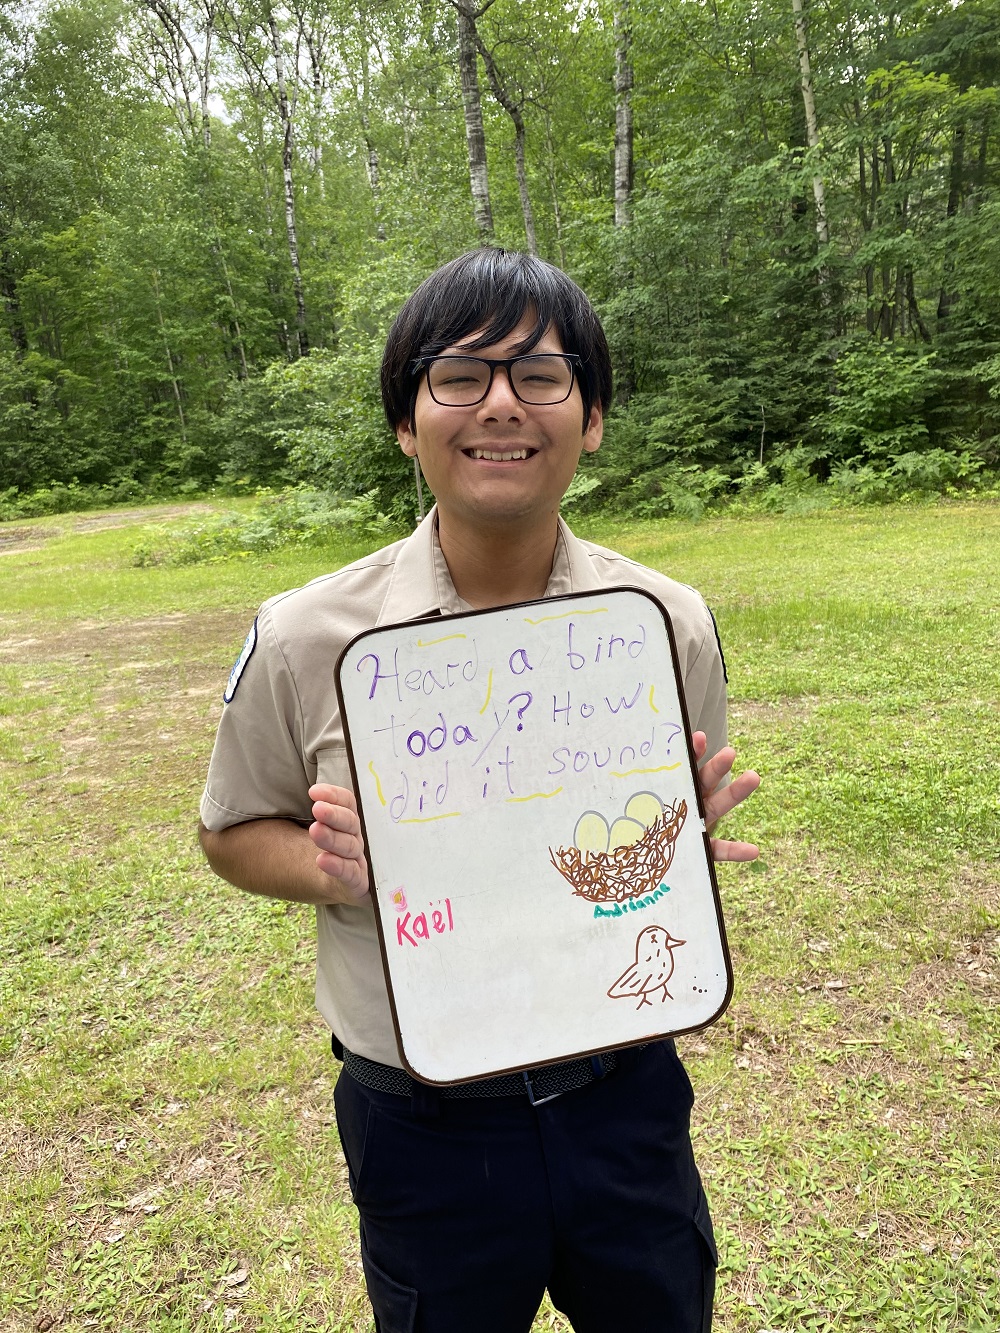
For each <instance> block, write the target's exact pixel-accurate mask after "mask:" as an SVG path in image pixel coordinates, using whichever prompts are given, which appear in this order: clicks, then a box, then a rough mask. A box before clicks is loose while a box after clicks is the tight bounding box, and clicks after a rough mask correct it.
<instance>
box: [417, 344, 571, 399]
mask: <svg viewBox="0 0 1000 1333" xmlns="http://www.w3.org/2000/svg"><path fill="white" fill-rule="evenodd" d="M548 356H552V357H556V356H557V357H559V359H560V360H562V361H568V362H569V371H570V374H569V388H568V389H567V390H566V393H565V395H564V396H563V397H562V398H553V399H550V400H549V402H547V403H533V402H532V401H531V400H530V399H529V398H522V397H521V395H520V394H519V393H518V391H517V387H516V386H515V384H514V378H513V376H512V375H511V373H510V371H511V367H512V366H514V365H516V364H517V363H518V362H519V361H535V360H538V359H539V358H541V357H548ZM437 361H478V362H479V363H480V365H483V366H489V368H490V377H489V379H488V380H487V381H486V388H485V389H484V390H483V392H482V393H481V394H480V396H479V397H478V398H475V399H473V400H472V401H471V402H468V403H442V402H441V400H440V398H437V397H435V395H434V390H433V388H432V387H431V377H430V367H431V365H432V364H434V363H435V362H437ZM499 367H503V369H504V370H505V371H506V372H507V383H508V384H509V385H510V391H511V393H512V394H513V395H514V397H515V398H516V399H517V401H518V402H519V403H524V405H525V407H558V406H559V404H560V403H564V402H565V401H566V399H567V398H568V397H569V396H570V394H571V393H572V392H573V385H574V384H575V383H576V381H577V375H578V374H579V372H580V371H581V370H582V369H583V358H582V357H581V356H578V355H577V353H576V352H522V353H521V355H520V356H506V357H500V358H496V359H495V358H492V357H487V356H473V355H472V354H471V353H470V354H468V355H466V354H465V353H461V352H446V353H444V354H443V355H440V356H418V357H417V359H416V360H415V361H414V362H413V366H412V370H413V374H414V375H416V376H417V377H418V378H419V376H420V375H422V374H423V373H424V372H425V371H426V372H427V392H428V393H429V394H430V396H431V398H433V399H434V402H435V403H437V405H438V407H478V406H479V404H480V403H481V402H483V401H484V400H485V399H486V398H488V397H489V393H490V390H491V389H492V388H493V376H494V375H495V374H496V372H497V369H498V368H499Z"/></svg>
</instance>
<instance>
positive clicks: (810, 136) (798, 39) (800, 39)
mask: <svg viewBox="0 0 1000 1333" xmlns="http://www.w3.org/2000/svg"><path fill="white" fill-rule="evenodd" d="M792 12H793V13H794V15H795V45H796V46H797V47H798V51H799V74H800V76H801V80H800V81H801V87H802V105H803V107H804V108H805V113H806V142H807V143H808V145H809V147H810V148H812V149H814V150H815V149H816V148H818V147H819V126H818V124H817V121H816V97H815V95H814V93H813V81H812V68H811V66H810V63H809V40H808V33H807V21H806V15H805V12H804V10H803V7H802V0H792ZM812 187H813V199H814V200H815V202H816V236H817V239H818V240H819V243H820V246H821V248H824V249H825V248H826V246H828V245H829V244H830V228H829V224H828V223H827V220H826V188H825V186H824V184H823V177H822V176H821V175H820V174H819V173H818V172H815V173H814V174H813V178H812Z"/></svg>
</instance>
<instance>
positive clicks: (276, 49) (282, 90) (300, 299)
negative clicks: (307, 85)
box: [267, 4, 309, 356]
mask: <svg viewBox="0 0 1000 1333" xmlns="http://www.w3.org/2000/svg"><path fill="white" fill-rule="evenodd" d="M267 28H268V32H269V33H270V36H271V54H272V56H273V59H274V77H275V81H276V85H277V94H278V115H279V117H280V119H281V127H282V130H283V135H282V144H281V174H282V178H283V180H284V183H285V231H286V233H287V236H288V258H289V260H290V261H291V265H292V285H293V288H294V291H295V332H296V335H297V340H298V345H299V356H308V355H309V335H308V333H307V331H306V302H305V296H304V294H303V290H302V266H301V264H300V263H299V240H298V233H297V229H296V225H295V182H294V180H293V178H292V159H293V157H294V153H295V131H294V125H293V123H292V110H291V106H290V104H289V101H288V85H287V83H286V81H285V57H284V52H283V51H282V49H281V34H280V33H279V32H278V25H277V23H276V22H275V20H274V10H273V9H272V8H271V6H270V4H269V5H268V7H267Z"/></svg>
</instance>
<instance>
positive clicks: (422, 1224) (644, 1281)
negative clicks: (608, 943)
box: [335, 1041, 717, 1333]
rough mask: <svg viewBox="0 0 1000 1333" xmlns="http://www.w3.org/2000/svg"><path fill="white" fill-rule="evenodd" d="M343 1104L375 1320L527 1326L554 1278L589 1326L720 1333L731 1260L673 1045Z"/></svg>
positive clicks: (427, 1327) (345, 1094)
mask: <svg viewBox="0 0 1000 1333" xmlns="http://www.w3.org/2000/svg"><path fill="white" fill-rule="evenodd" d="M335 1101H336V1107H337V1124H338V1126H339V1129H340V1137H341V1143H342V1144H343V1148H344V1155H345V1157H346V1158H347V1165H348V1171H349V1176H350V1185H351V1193H352V1194H353V1196H354V1202H355V1203H356V1204H357V1207H358V1211H359V1213H360V1215H361V1255H362V1260H363V1262H364V1269H365V1279H366V1282H367V1286H368V1294H369V1297H370V1298H371V1302H372V1306H373V1308H374V1310H375V1326H376V1329H377V1330H378V1333H469V1330H470V1329H475V1330H476V1333H528V1330H529V1329H530V1328H531V1324H532V1320H533V1319H534V1316H535V1314H536V1312H537V1310H538V1307H539V1304H540V1303H541V1300H542V1295H543V1293H544V1291H545V1289H546V1288H548V1291H549V1294H550V1296H551V1298H552V1301H553V1304H554V1305H555V1306H556V1307H557V1308H558V1309H560V1310H562V1311H563V1313H564V1314H566V1315H567V1317H568V1318H569V1320H570V1322H571V1323H572V1325H573V1328H574V1329H575V1330H577V1333H622V1331H623V1330H628V1333H708V1330H709V1328H710V1326H711V1322H712V1297H713V1293H714V1289H715V1265H716V1262H717V1258H716V1251H715V1242H714V1239H713V1237H712V1226H711V1222H710V1220H709V1215H708V1207H707V1204H706V1201H705V1196H704V1193H703V1192H702V1188H701V1181H700V1180H699V1177H698V1172H697V1169H696V1167H695V1164H694V1156H693V1153H692V1151H691V1141H690V1137H689V1133H688V1125H689V1117H690V1110H691V1104H692V1101H693V1097H692V1093H691V1084H690V1081H689V1080H688V1077H687V1074H686V1073H685V1071H684V1067H683V1065H682V1064H681V1062H680V1060H679V1059H678V1057H677V1053H676V1051H675V1050H674V1045H673V1042H669V1041H667V1042H658V1043H656V1044H654V1045H652V1046H647V1047H646V1048H645V1049H643V1050H642V1051H638V1052H623V1053H622V1055H621V1062H620V1064H619V1067H618V1069H617V1070H616V1071H615V1072H614V1073H612V1074H609V1075H608V1076H607V1077H606V1078H605V1079H603V1080H601V1081H599V1082H596V1083H593V1084H590V1085H589V1086H587V1087H585V1088H580V1089H579V1090H578V1091H576V1092H568V1093H564V1094H563V1095H562V1096H561V1097H557V1098H556V1099H555V1100H553V1101H550V1102H546V1103H543V1104H542V1105H540V1106H532V1105H531V1104H530V1102H529V1101H528V1099H527V1097H493V1098H475V1099H467V1100H466V1099H449V1098H441V1097H439V1096H438V1095H437V1093H436V1092H435V1091H434V1090H431V1089H423V1088H421V1089H419V1090H418V1091H417V1092H416V1093H415V1094H414V1097H413V1098H412V1099H411V1098H408V1097H398V1096H394V1095H393V1094H392V1093H383V1092H375V1091H373V1090H371V1089H369V1088H365V1087H363V1086H362V1085H361V1084H359V1083H358V1082H357V1081H356V1080H355V1079H353V1078H352V1077H351V1076H350V1075H349V1074H347V1073H341V1076H340V1079H339V1080H338V1082H337V1087H336V1093H335Z"/></svg>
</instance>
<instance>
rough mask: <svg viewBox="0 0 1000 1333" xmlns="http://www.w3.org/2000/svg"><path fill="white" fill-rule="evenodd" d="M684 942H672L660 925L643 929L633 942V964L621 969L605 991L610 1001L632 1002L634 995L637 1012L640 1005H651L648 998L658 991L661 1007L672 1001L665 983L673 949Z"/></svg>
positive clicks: (669, 971)
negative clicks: (636, 1000)
mask: <svg viewBox="0 0 1000 1333" xmlns="http://www.w3.org/2000/svg"><path fill="white" fill-rule="evenodd" d="M686 942H687V941H686V940H675V939H674V937H673V936H672V935H671V934H670V931H669V930H665V929H664V927H663V926H647V927H646V929H645V930H643V931H640V933H639V937H638V939H637V940H636V942H635V962H634V963H633V964H632V965H631V967H628V968H626V969H625V971H624V972H623V973H622V974H621V976H620V977H619V978H618V980H617V981H616V982H615V984H614V985H613V986H612V987H611V989H610V990H609V991H608V995H609V996H610V998H611V999H612V1000H627V999H633V1000H634V999H635V997H636V996H637V995H638V997H639V1003H638V1004H637V1005H636V1009H641V1008H642V1006H643V1005H644V1004H652V1001H651V1000H650V998H649V997H650V995H653V994H655V993H656V991H658V990H662V991H663V994H662V995H661V996H660V1003H661V1004H663V1003H665V1002H666V1001H667V1000H672V999H673V998H674V997H673V996H672V995H671V994H670V992H669V991H668V990H667V982H668V981H669V980H670V978H671V976H672V974H673V970H674V950H675V949H679V948H680V946H681V945H682V944H685V943H686Z"/></svg>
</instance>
